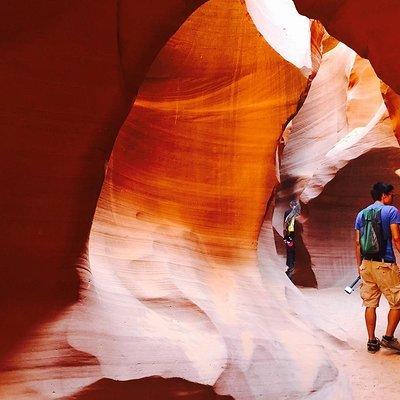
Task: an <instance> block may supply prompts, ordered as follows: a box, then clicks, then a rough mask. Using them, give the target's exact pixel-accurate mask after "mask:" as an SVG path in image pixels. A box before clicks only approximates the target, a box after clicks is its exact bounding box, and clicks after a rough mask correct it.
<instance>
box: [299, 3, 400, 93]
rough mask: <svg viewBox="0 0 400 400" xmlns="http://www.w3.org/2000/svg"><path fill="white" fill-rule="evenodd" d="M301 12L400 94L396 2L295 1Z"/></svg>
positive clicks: (398, 13) (399, 13)
mask: <svg viewBox="0 0 400 400" xmlns="http://www.w3.org/2000/svg"><path fill="white" fill-rule="evenodd" d="M293 1H294V3H295V5H296V7H297V9H298V11H299V12H300V13H301V14H303V15H306V16H307V17H309V18H313V19H317V20H320V21H321V22H322V24H323V25H324V27H325V28H326V29H327V31H328V32H329V33H330V34H331V35H332V36H334V37H335V38H337V39H338V40H340V41H341V42H343V43H346V44H347V45H348V46H350V47H351V48H352V49H354V50H355V51H356V52H357V53H358V54H359V55H360V56H361V57H364V58H368V59H369V60H370V61H371V63H372V65H373V67H374V69H375V70H376V72H377V74H378V76H379V77H380V78H381V79H382V80H383V81H384V82H385V83H387V84H388V85H389V86H391V87H392V88H393V89H394V90H395V91H396V92H397V93H400V78H399V77H400V66H399V63H398V61H397V60H398V59H399V56H400V53H399V50H398V29H397V24H398V21H399V18H400V9H399V7H398V2H397V1H396V0H382V1H379V2H377V1H375V0H293Z"/></svg>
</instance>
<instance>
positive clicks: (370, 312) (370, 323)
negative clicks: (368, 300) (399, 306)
mask: <svg viewBox="0 0 400 400" xmlns="http://www.w3.org/2000/svg"><path fill="white" fill-rule="evenodd" d="M396 311H398V310H396ZM399 314H400V313H399ZM388 318H389V317H388ZM397 322H398V321H397ZM365 324H366V325H367V331H368V339H369V340H372V339H375V326H376V308H375V307H366V308H365ZM388 326H389V325H388Z"/></svg>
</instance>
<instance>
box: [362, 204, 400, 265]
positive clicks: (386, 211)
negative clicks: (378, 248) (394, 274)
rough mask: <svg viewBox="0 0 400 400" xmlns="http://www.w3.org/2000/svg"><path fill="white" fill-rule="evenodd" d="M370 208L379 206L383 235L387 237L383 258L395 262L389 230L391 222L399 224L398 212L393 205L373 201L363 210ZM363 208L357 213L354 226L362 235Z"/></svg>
mask: <svg viewBox="0 0 400 400" xmlns="http://www.w3.org/2000/svg"><path fill="white" fill-rule="evenodd" d="M370 208H381V209H382V211H381V219H382V229H383V234H384V237H385V238H387V242H386V251H385V254H384V255H383V258H384V259H385V260H388V261H391V262H396V257H395V256H394V252H393V245H392V233H391V231H390V225H391V224H400V212H399V210H398V209H397V208H396V207H394V206H387V205H383V204H382V203H374V204H371V205H369V206H368V207H366V208H364V210H367V209H370ZM364 210H361V211H360V212H359V213H358V214H357V218H356V224H355V228H356V229H358V230H359V231H360V235H362V230H363V218H362V213H363V211H364Z"/></svg>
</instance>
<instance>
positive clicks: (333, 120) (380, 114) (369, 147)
mask: <svg viewBox="0 0 400 400" xmlns="http://www.w3.org/2000/svg"><path fill="white" fill-rule="evenodd" d="M381 86H382V85H381V82H380V80H379V79H378V78H377V76H376V74H375V72H374V71H373V69H372V67H371V65H370V64H369V62H368V61H367V60H364V59H361V58H360V57H357V58H355V55H354V52H353V51H352V50H350V49H349V48H347V47H346V46H345V45H343V44H339V45H337V46H336V47H335V48H333V49H332V50H330V51H329V52H327V53H325V54H324V55H323V59H322V63H321V67H320V69H319V71H318V74H317V76H316V78H315V79H314V80H313V82H312V84H311V88H310V91H309V93H308V96H307V99H306V101H305V103H304V105H303V107H302V108H301V110H300V111H299V113H298V114H297V115H296V117H295V118H294V119H293V121H292V123H291V126H290V132H286V135H288V137H289V139H288V143H287V146H286V147H285V149H284V150H283V153H282V162H281V186H280V189H279V191H278V193H277V198H276V208H275V213H274V218H273V221H274V226H275V229H276V230H277V231H278V232H281V229H282V219H283V212H284V210H285V208H287V206H288V203H289V201H290V199H291V197H292V196H294V195H295V196H297V197H298V198H299V199H300V200H301V201H302V202H303V204H304V207H303V208H304V211H305V214H306V215H308V216H309V219H308V220H307V221H306V222H304V223H303V228H304V229H303V234H302V238H303V241H304V243H305V246H306V249H307V251H308V253H309V255H310V264H311V265H310V266H311V267H312V271H313V272H314V274H315V276H316V280H317V284H318V287H320V288H323V287H327V286H332V285H335V284H339V283H340V284H342V283H343V282H344V280H345V279H346V278H347V276H348V273H349V271H353V270H354V262H355V261H354V244H353V243H354V224H353V223H354V216H355V213H356V212H357V210H358V209H361V208H362V207H363V206H365V205H367V204H369V203H370V202H371V200H370V196H369V190H370V187H371V186H372V184H373V183H374V182H376V181H379V180H388V181H391V182H393V183H394V184H395V185H396V183H397V181H398V179H397V176H396V174H395V171H396V170H397V169H398V168H399V165H396V162H397V159H396V156H395V154H399V153H398V152H399V145H398V143H397V140H396V137H395V135H394V132H393V128H394V127H395V125H396V111H395V110H396V106H395V103H394V101H395V99H396V97H392V98H391V100H390V101H391V103H390V104H392V112H391V113H390V114H391V115H392V119H389V113H388V110H387V108H386V106H385V104H384V101H383V98H382V95H381ZM322 88H323V90H322ZM382 88H384V86H382ZM321 92H323V93H324V96H321ZM386 93H387V95H386V104H388V102H389V99H388V96H390V89H388V90H387V92H386ZM392 93H394V92H392ZM392 96H393V95H392ZM391 121H392V122H393V123H391ZM370 153H371V155H369V154H370ZM310 154H312V157H310ZM372 154H374V155H372ZM364 163H365V164H364ZM350 176H351V177H352V178H351V179H353V181H351V179H350ZM331 180H334V181H335V183H332V185H331V184H330V183H329V182H330V181H331ZM328 188H335V190H336V191H337V192H336V193H333V192H332V190H333V189H330V190H329V189H328ZM342 192H343V193H342ZM341 194H343V196H342V198H341ZM279 240H282V239H279V237H277V241H279ZM306 267H307V266H306ZM297 272H298V273H301V272H302V273H304V266H302V265H299V268H298V271H297ZM309 272H311V271H309ZM309 277H310V282H307V279H305V280H304V279H303V281H302V284H305V285H306V286H307V285H309V286H312V284H311V283H312V280H313V275H312V274H310V276H309Z"/></svg>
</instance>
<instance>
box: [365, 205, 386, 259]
mask: <svg viewBox="0 0 400 400" xmlns="http://www.w3.org/2000/svg"><path fill="white" fill-rule="evenodd" d="M381 211H382V208H367V209H365V210H364V211H363V213H362V218H363V220H364V225H363V229H362V234H361V237H360V245H361V254H362V256H363V258H375V259H380V258H383V255H384V254H385V250H386V240H385V238H384V234H383V227H382V216H381Z"/></svg>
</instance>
